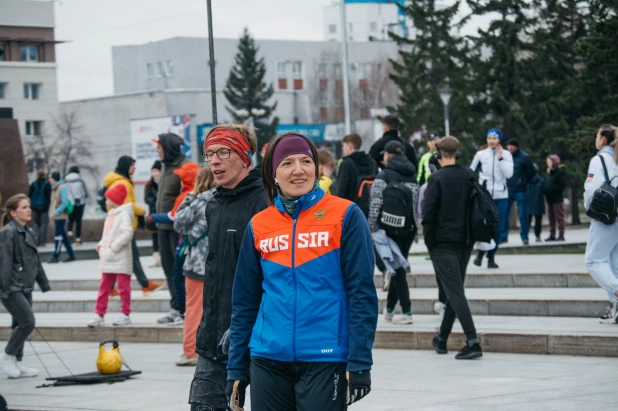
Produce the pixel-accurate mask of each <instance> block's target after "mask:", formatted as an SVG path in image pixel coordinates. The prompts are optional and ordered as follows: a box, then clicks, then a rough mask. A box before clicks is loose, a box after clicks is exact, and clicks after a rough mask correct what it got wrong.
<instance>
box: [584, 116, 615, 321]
mask: <svg viewBox="0 0 618 411" xmlns="http://www.w3.org/2000/svg"><path fill="white" fill-rule="evenodd" d="M617 141H618V129H617V128H616V126H613V125H609V124H607V125H603V126H601V128H599V131H597V134H596V138H595V146H596V149H597V150H598V154H597V155H596V156H594V157H592V159H591V160H590V165H589V166H588V178H586V182H585V183H584V189H585V192H584V206H585V207H586V210H588V209H589V208H590V205H591V203H592V198H593V197H594V193H595V191H597V189H599V188H600V187H601V186H602V185H603V184H604V183H605V182H608V183H610V184H611V182H610V181H612V179H613V178H614V177H616V175H617V171H618V170H617V169H616V163H617V162H618V152H616V149H615V146H616V143H617ZM613 185H615V182H614V184H613ZM585 261H586V268H588V271H589V272H590V275H591V276H592V278H594V280H595V281H596V282H597V283H598V284H599V286H601V288H603V289H604V290H605V291H606V292H607V296H608V298H609V301H610V306H609V308H608V310H607V312H606V313H605V314H604V315H603V316H602V317H601V322H608V323H618V223H613V224H611V225H606V224H604V223H602V222H600V221H596V220H592V222H591V223H590V233H589V234H588V244H587V245H586V260H585Z"/></svg>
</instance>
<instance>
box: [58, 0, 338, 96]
mask: <svg viewBox="0 0 618 411" xmlns="http://www.w3.org/2000/svg"><path fill="white" fill-rule="evenodd" d="M331 3H332V0H212V7H213V19H214V22H213V26H214V36H215V37H223V38H237V37H239V35H240V34H241V33H242V30H243V27H245V26H247V27H249V30H250V31H251V33H252V34H253V35H254V36H255V37H256V38H268V39H283V38H285V39H297V40H323V31H322V9H323V7H324V6H325V5H329V4H331ZM55 10H56V39H57V40H60V41H65V43H62V44H58V45H57V46H56V59H57V62H58V98H59V100H60V101H66V100H75V99H80V98H89V97H98V96H107V95H111V94H113V78H112V59H111V48H112V46H115V45H124V44H140V43H147V42H149V41H157V40H161V39H165V38H169V37H175V36H200V37H206V36H207V32H208V28H207V14H206V0H56V5H55Z"/></svg>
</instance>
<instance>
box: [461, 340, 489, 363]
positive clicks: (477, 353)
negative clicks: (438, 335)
mask: <svg viewBox="0 0 618 411" xmlns="http://www.w3.org/2000/svg"><path fill="white" fill-rule="evenodd" d="M482 356H483V350H481V344H479V343H476V344H474V345H473V346H472V347H471V346H469V345H468V344H466V346H465V347H463V348H462V349H461V351H459V352H458V353H457V355H456V356H455V359H456V360H472V359H474V358H479V357H482Z"/></svg>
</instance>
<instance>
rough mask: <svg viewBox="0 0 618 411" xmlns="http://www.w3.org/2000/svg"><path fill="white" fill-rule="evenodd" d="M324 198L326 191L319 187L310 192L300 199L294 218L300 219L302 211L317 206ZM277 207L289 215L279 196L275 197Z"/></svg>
mask: <svg viewBox="0 0 618 411" xmlns="http://www.w3.org/2000/svg"><path fill="white" fill-rule="evenodd" d="M323 197H324V190H322V189H321V188H319V187H318V189H317V190H313V191H310V192H308V193H307V194H305V195H304V196H302V197H301V198H299V199H298V203H297V206H296V212H295V213H294V217H295V218H296V217H298V214H300V212H301V211H305V210H308V209H310V208H311V207H313V206H314V205H316V204H317V203H318V201H320V200H321V199H322V198H323ZM275 207H277V210H279V211H281V212H282V213H286V214H287V211H286V210H285V207H284V206H283V202H282V201H281V198H280V197H279V196H277V197H275ZM288 215H289V214H288Z"/></svg>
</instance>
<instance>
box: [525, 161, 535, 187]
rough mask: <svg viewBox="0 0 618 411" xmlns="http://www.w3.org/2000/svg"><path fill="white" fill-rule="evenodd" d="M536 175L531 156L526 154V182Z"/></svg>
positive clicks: (529, 181) (528, 182)
mask: <svg viewBox="0 0 618 411" xmlns="http://www.w3.org/2000/svg"><path fill="white" fill-rule="evenodd" d="M535 176H536V171H535V170H534V163H533V162H532V157H530V156H527V158H526V184H530V183H531V182H532V180H534V177H535Z"/></svg>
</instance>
